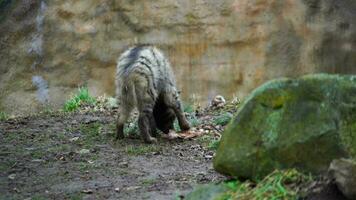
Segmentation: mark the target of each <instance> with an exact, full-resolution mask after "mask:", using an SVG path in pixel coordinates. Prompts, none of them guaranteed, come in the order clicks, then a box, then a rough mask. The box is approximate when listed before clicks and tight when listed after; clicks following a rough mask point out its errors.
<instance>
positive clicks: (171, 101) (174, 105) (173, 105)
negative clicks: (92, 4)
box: [166, 94, 190, 131]
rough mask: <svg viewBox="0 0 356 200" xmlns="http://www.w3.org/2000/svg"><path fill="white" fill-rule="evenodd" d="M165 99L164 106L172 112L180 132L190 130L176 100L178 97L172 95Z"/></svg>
mask: <svg viewBox="0 0 356 200" xmlns="http://www.w3.org/2000/svg"><path fill="white" fill-rule="evenodd" d="M167 97H168V98H166V104H167V105H168V106H169V107H170V108H171V109H172V110H173V111H174V114H175V115H176V117H177V119H178V124H179V127H180V129H181V130H182V131H186V130H189V129H190V125H189V122H188V120H187V119H186V117H185V115H184V112H183V109H182V105H181V102H180V100H179V98H178V95H177V94H175V95H172V96H167Z"/></svg>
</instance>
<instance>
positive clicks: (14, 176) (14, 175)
mask: <svg viewBox="0 0 356 200" xmlns="http://www.w3.org/2000/svg"><path fill="white" fill-rule="evenodd" d="M8 178H9V179H10V180H14V179H15V178H16V174H10V175H9V176H8Z"/></svg>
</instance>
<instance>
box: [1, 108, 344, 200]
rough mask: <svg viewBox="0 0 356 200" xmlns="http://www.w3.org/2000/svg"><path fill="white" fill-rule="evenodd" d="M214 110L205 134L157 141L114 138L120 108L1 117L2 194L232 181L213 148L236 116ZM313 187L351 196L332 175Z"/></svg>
mask: <svg viewBox="0 0 356 200" xmlns="http://www.w3.org/2000/svg"><path fill="white" fill-rule="evenodd" d="M235 108H236V107H234V108H233V109H229V108H228V109H227V110H229V112H230V113H234V112H235V110H234V109H235ZM214 112H215V111H213V112H210V111H209V112H206V113H203V114H200V115H199V117H198V118H194V119H193V118H192V119H193V120H191V123H196V125H195V126H196V127H195V128H196V130H199V131H198V132H200V133H203V134H201V135H199V136H198V137H194V138H191V139H175V140H168V139H165V138H163V137H160V138H158V143H157V144H151V145H149V144H145V143H143V141H142V140H141V139H140V137H139V136H138V135H134V134H132V133H131V134H130V136H129V137H128V138H125V139H124V140H121V141H114V140H113V138H114V133H115V116H116V113H115V111H101V112H77V113H69V114H68V113H63V112H48V113H42V114H37V115H34V116H29V117H20V118H14V119H8V120H5V121H1V120H0V200H2V199H34V200H41V199H73V200H76V199H154V200H160V199H162V200H163V199H164V200H166V199H177V200H178V199H182V198H183V197H184V196H185V195H186V194H187V193H189V192H190V191H192V190H193V188H194V187H195V186H197V185H198V184H204V183H219V182H222V181H224V180H227V179H228V177H225V176H223V175H220V174H218V173H217V172H215V171H214V169H213V167H212V158H213V156H214V152H215V150H214V148H212V146H215V144H217V143H214V141H217V140H216V139H217V137H220V134H221V132H222V131H223V129H224V125H218V124H226V121H227V120H228V119H229V116H230V114H227V112H226V111H224V110H222V111H218V114H216V113H215V114H214ZM197 124H198V125H197ZM130 127H131V128H130ZM126 132H136V133H137V130H135V129H134V128H132V126H128V129H126ZM305 190H306V191H309V192H307V196H306V197H304V198H302V199H303V200H343V199H345V197H343V196H342V194H341V193H340V192H339V191H338V189H337V188H336V186H335V184H333V183H332V182H330V181H329V180H327V179H319V180H315V181H314V182H313V183H312V184H311V185H306V188H305Z"/></svg>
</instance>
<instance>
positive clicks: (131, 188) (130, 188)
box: [126, 186, 141, 191]
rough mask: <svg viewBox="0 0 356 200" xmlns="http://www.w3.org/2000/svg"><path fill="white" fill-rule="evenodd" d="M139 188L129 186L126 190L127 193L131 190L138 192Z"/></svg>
mask: <svg viewBox="0 0 356 200" xmlns="http://www.w3.org/2000/svg"><path fill="white" fill-rule="evenodd" d="M140 188H141V187H140V186H130V187H127V188H126V190H127V191H132V190H138V189H140Z"/></svg>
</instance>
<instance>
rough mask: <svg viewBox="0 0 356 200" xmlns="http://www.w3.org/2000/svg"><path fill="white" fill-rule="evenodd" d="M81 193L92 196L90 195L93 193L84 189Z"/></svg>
mask: <svg viewBox="0 0 356 200" xmlns="http://www.w3.org/2000/svg"><path fill="white" fill-rule="evenodd" d="M82 193H84V194H92V193H93V190H91V189H85V190H82Z"/></svg>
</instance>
